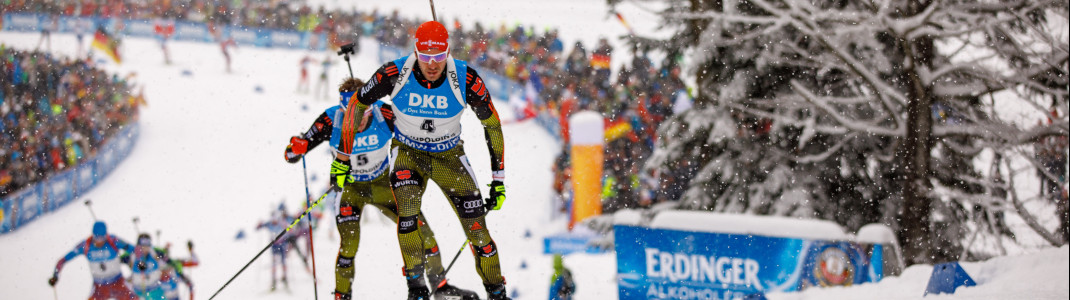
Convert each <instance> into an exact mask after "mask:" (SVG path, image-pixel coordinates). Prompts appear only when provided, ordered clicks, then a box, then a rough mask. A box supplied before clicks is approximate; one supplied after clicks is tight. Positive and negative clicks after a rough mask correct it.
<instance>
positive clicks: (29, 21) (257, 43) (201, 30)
mask: <svg viewBox="0 0 1070 300" xmlns="http://www.w3.org/2000/svg"><path fill="white" fill-rule="evenodd" d="M0 20H2V22H0V28H2V29H3V30H8V31H23V32H38V31H41V29H45V28H47V29H50V30H51V31H52V32H54V33H74V34H78V33H81V34H83V35H84V36H86V37H88V38H89V39H92V38H93V33H94V32H96V30H97V28H98V27H102V28H104V29H105V30H107V31H108V32H109V33H114V32H119V33H120V34H121V35H122V36H127V37H140V38H160V35H158V34H157V33H156V25H157V23H161V22H164V21H168V22H173V23H174V33H173V35H172V36H171V37H170V39H173V40H179V41H192V42H205V43H217V42H219V38H222V39H224V40H226V39H228V38H232V39H234V42H235V43H237V44H238V45H239V46H254V47H276V48H288V49H310V50H324V49H327V42H326V41H327V34H326V33H320V34H313V33H309V32H299V31H294V30H271V29H263V28H245V27H235V26H220V27H218V28H220V31H219V32H215V33H217V34H218V35H219V38H217V37H216V36H215V35H213V32H212V30H210V29H209V28H208V25H207V24H205V23H199V22H190V21H176V20H164V19H119V18H94V17H68V16H57V17H51V16H49V15H44V14H18V13H9V14H4V15H3V18H2V19H0Z"/></svg>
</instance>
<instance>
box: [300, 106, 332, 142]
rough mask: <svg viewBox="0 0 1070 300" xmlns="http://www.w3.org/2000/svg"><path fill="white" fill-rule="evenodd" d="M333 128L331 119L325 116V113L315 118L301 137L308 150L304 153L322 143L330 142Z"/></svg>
mask: <svg viewBox="0 0 1070 300" xmlns="http://www.w3.org/2000/svg"><path fill="white" fill-rule="evenodd" d="M333 128H334V122H333V121H331V117H330V116H328V115H327V112H326V111H324V112H323V113H322V114H320V116H319V117H316V121H313V122H312V126H309V128H308V130H307V131H305V133H304V134H303V135H302V136H303V137H304V138H305V139H306V140H308V150H306V151H312V149H315V148H316V146H319V145H320V144H322V143H323V142H324V141H328V140H330V139H331V130H332V129H333Z"/></svg>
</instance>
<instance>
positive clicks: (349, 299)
mask: <svg viewBox="0 0 1070 300" xmlns="http://www.w3.org/2000/svg"><path fill="white" fill-rule="evenodd" d="M334 300H353V296H351V295H349V294H343V293H342V292H339V291H337V290H335V291H334Z"/></svg>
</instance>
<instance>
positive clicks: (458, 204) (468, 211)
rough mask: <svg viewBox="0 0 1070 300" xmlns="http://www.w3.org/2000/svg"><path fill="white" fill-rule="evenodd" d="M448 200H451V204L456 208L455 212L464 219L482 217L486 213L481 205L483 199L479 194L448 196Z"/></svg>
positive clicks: (485, 209)
mask: <svg viewBox="0 0 1070 300" xmlns="http://www.w3.org/2000/svg"><path fill="white" fill-rule="evenodd" d="M450 202H453V206H454V207H455V208H457V214H458V215H460V216H461V218H464V219H471V218H478V217H482V216H483V215H484V214H486V213H487V208H486V207H484V206H483V204H484V202H483V199H482V198H480V197H479V195H471V196H450Z"/></svg>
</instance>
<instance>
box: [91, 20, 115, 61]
mask: <svg viewBox="0 0 1070 300" xmlns="http://www.w3.org/2000/svg"><path fill="white" fill-rule="evenodd" d="M93 48H96V49H97V50H100V51H104V54H107V55H108V57H111V59H112V60H114V61H115V63H117V64H121V63H122V59H121V58H120V56H119V40H116V39H115V38H114V37H112V36H111V35H109V34H108V33H107V32H105V31H104V27H97V33H96V34H94V35H93Z"/></svg>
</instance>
